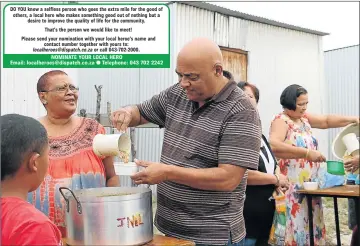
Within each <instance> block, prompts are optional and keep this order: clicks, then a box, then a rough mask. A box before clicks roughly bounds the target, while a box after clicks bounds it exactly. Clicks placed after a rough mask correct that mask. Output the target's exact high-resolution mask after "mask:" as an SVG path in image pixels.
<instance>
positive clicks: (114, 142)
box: [93, 133, 131, 156]
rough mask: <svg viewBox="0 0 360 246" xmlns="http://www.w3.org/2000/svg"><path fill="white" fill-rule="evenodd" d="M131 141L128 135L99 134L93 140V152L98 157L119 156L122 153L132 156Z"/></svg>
mask: <svg viewBox="0 0 360 246" xmlns="http://www.w3.org/2000/svg"><path fill="white" fill-rule="evenodd" d="M130 150H131V140H130V136H129V135H128V134H127V133H121V134H109V135H104V134H97V135H96V136H95V137H94V140H93V151H94V152H95V154H96V155H97V156H119V155H120V154H121V153H126V154H127V155H129V154H130Z"/></svg>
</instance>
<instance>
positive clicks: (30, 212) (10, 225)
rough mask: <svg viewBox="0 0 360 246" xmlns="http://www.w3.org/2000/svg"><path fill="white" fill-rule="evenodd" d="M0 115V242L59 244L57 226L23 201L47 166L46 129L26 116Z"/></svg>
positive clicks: (42, 175)
mask: <svg viewBox="0 0 360 246" xmlns="http://www.w3.org/2000/svg"><path fill="white" fill-rule="evenodd" d="M0 117H1V245H62V241H61V234H60V231H59V230H58V228H57V227H56V226H55V225H54V224H53V223H52V222H51V221H50V220H49V219H48V217H46V216H45V215H44V214H43V213H42V212H40V211H38V210H37V209H36V208H35V207H33V206H32V205H31V204H29V203H28V202H27V201H26V199H27V195H28V192H31V191H33V190H35V189H37V187H38V186H39V185H40V183H41V182H42V181H43V180H44V177H45V173H46V172H47V169H48V164H49V156H48V155H49V143H48V137H47V133H46V130H45V128H44V127H43V126H42V125H41V124H40V123H39V122H38V121H37V120H35V119H33V118H29V117H26V116H21V115H17V114H8V115H3V116H0ZM45 199H46V198H45Z"/></svg>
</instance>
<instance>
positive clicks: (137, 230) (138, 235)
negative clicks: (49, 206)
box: [59, 187, 153, 245]
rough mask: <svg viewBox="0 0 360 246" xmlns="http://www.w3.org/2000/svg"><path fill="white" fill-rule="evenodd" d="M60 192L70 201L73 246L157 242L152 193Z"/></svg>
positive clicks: (116, 189)
mask: <svg viewBox="0 0 360 246" xmlns="http://www.w3.org/2000/svg"><path fill="white" fill-rule="evenodd" d="M64 190H67V191H65V192H64ZM59 191H60V193H61V195H62V196H63V197H64V199H65V201H66V232H67V243H68V244H69V245H142V244H145V243H147V242H149V241H151V240H152V239H153V215H152V191H151V189H148V188H142V187H106V188H93V189H83V190H76V191H72V190H70V189H68V188H66V187H60V188H59Z"/></svg>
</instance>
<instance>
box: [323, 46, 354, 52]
mask: <svg viewBox="0 0 360 246" xmlns="http://www.w3.org/2000/svg"><path fill="white" fill-rule="evenodd" d="M356 46H359V44H354V45H349V46H345V47H340V48H336V49H331V50H325V51H324V52H331V51H334V50H341V49H347V48H352V47H356Z"/></svg>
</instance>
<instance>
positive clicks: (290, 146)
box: [270, 85, 359, 245]
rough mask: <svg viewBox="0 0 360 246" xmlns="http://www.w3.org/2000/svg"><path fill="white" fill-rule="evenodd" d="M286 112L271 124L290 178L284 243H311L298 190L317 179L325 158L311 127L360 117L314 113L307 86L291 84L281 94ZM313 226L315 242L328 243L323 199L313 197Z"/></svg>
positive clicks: (272, 141) (283, 168) (272, 136)
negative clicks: (309, 181) (306, 182)
mask: <svg viewBox="0 0 360 246" xmlns="http://www.w3.org/2000/svg"><path fill="white" fill-rule="evenodd" d="M280 103H281V105H282V107H283V109H284V111H283V112H282V113H280V114H278V115H277V116H275V118H274V120H273V121H272V124H271V129H270V144H271V147H272V150H273V152H274V154H275V156H276V157H277V158H279V161H278V163H279V167H280V171H281V173H282V174H283V175H286V176H287V177H288V178H289V180H290V187H289V190H288V191H287V192H286V193H285V194H286V207H287V211H286V231H285V245H309V244H310V235H309V220H308V207H307V203H306V198H304V197H303V196H299V194H298V193H296V191H297V190H298V189H301V188H303V182H304V180H308V179H313V178H317V174H318V170H319V167H320V163H321V162H323V161H325V160H326V159H325V157H324V156H323V155H322V154H321V153H320V152H319V151H318V141H317V139H316V138H315V137H314V135H313V133H312V128H320V129H327V128H336V127H344V126H346V125H348V124H351V123H359V117H347V116H338V115H313V114H308V113H305V112H306V109H307V104H308V95H307V91H306V89H304V88H303V87H301V86H299V85H290V86H288V87H287V88H286V89H285V90H284V91H283V92H282V94H281V96H280ZM312 207H313V217H314V220H313V225H314V227H313V228H314V239H315V245H325V224H324V218H323V207H322V203H321V198H314V199H313V201H312Z"/></svg>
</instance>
